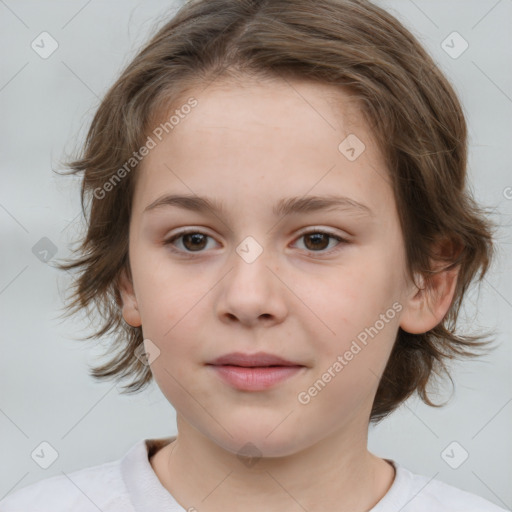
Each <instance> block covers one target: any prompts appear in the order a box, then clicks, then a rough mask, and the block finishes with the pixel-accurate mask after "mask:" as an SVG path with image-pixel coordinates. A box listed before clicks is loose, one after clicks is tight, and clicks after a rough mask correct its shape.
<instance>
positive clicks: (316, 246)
mask: <svg viewBox="0 0 512 512" xmlns="http://www.w3.org/2000/svg"><path fill="white" fill-rule="evenodd" d="M298 240H304V250H306V251H310V252H312V253H320V255H322V254H330V253H331V252H335V251H336V250H337V248H338V247H337V246H339V245H343V244H348V243H349V241H348V240H346V239H344V238H342V237H340V236H337V235H334V234H332V233H329V232H327V231H319V230H317V231H309V232H308V233H303V234H302V235H301V236H300V237H299V238H298ZM333 240H334V241H335V242H337V243H335V244H332V245H331V247H330V249H331V250H329V244H330V243H331V242H332V241H333Z"/></svg>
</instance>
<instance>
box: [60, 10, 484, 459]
mask: <svg viewBox="0 0 512 512" xmlns="http://www.w3.org/2000/svg"><path fill="white" fill-rule="evenodd" d="M466 151H467V140H466V124H465V120H464V116H463V112H462V108H461V105H460V104H459V101H458V99H457V96H456V94H455V92H454V90H453V88H452V87H451V85H450V84H449V82H448V81H447V80H446V78H445V77H444V76H443V75H442V73H441V72H440V70H439V69H438V68H437V66H436V65H435V63H434V62H433V61H432V59H431V58H430V57H429V56H428V54H427V53H426V52H425V51H424V50H423V49H422V47H421V45H420V44H419V43H418V42H417V40H416V39H415V38H414V37H413V36H412V35H411V34H410V33H409V32H408V31H407V30H406V29H405V28H404V27H403V26H402V25H401V24H400V23H399V22H398V21H397V20H396V19H395V18H394V17H392V16H391V15H390V14H388V13H386V12H385V11H383V10H382V9H380V8H379V7H377V6H375V5H373V4H371V3H369V2H366V1H359V0H319V1H317V2H309V1H307V0H287V1H281V2H264V1H262V2H260V1H247V2H245V1H240V2H232V1H230V0H208V1H192V2H189V3H188V4H187V5H185V6H184V7H183V8H182V9H181V10H180V11H179V12H178V13H177V15H176V16H175V17H173V18H172V19H171V20H170V21H169V22H168V23H167V24H166V25H164V26H163V27H162V28H161V29H160V30H159V32H158V33H157V34H156V35H155V36H154V37H153V38H152V40H151V41H150V42H149V43H148V44H147V45H146V46H145V47H144V48H143V49H142V50H141V52H140V53H139V54H138V55H137V56H136V57H135V58H134V60H133V61H132V62H131V63H130V64H129V65H128V67H127V68H126V69H125V70H124V72H123V73H122V74H121V76H120V77H119V79H118V80H117V81H116V83H115V84H114V85H113V86H112V88H111V89H110V91H109V92H108V93H107V95H106V97H105V99H104V100H103V102H102V104H101V105H100V107H99V109H98V111H97V113H96V115H95V117H94V119H93V121H92V125H91V128H90V130H89V133H88V136H87V140H86V143H85V145H84V148H83V152H82V155H81V156H80V158H79V159H76V160H74V161H72V162H70V163H69V164H68V165H69V167H70V169H71V172H72V173H83V182H82V205H83V209H84V212H86V210H87V214H86V222H87V234H86V236H85V238H84V239H83V240H82V242H81V245H80V247H79V249H78V252H79V254H78V255H77V257H76V259H74V260H72V261H70V262H67V263H65V264H62V265H61V268H63V269H66V270H70V269H75V270H78V273H77V274H76V277H75V279H76V282H75V287H74V290H73V296H72V300H71V301H70V303H69V310H70V311H75V310H78V309H80V308H95V310H96V311H97V312H98V313H99V315H100V318H101V321H102V325H101V326H100V328H99V329H98V330H97V331H96V332H94V333H93V334H92V335H91V336H89V337H102V336H104V335H108V336H109V338H110V340H111V341H110V342H111V348H110V350H109V356H110V360H109V361H108V362H107V363H105V364H102V365H101V366H98V367H95V368H93V371H92V375H94V376H95V377H97V378H99V379H103V378H116V379H119V380H121V379H125V378H127V379H129V380H130V383H129V385H128V386H127V387H126V390H127V391H128V392H136V391H140V390H141V389H143V388H144V387H145V386H146V385H147V384H149V383H150V381H151V380H152V379H153V378H155V379H156V381H157V383H158V384H159V386H160V388H161V389H162V391H163V393H164V394H165V395H166V396H167V398H168V399H169V401H170V402H171V403H172V404H173V405H174V407H175V408H176V410H177V411H178V413H181V414H182V416H183V417H185V418H186V419H187V420H188V421H189V422H190V423H192V424H193V425H194V426H196V427H197V428H198V429H200V430H201V429H208V428H210V429H212V431H215V432H216V433H215V434H212V435H216V436H217V438H218V439H219V441H220V440H221V438H222V439H224V443H225V445H226V447H230V446H231V445H230V442H231V441H228V440H227V438H228V437H229V436H226V434H225V433H223V432H222V427H221V426H220V424H222V423H225V424H226V425H228V424H229V425H232V438H231V439H232V442H234V443H235V445H237V446H239V444H238V442H239V441H241V440H242V439H247V438H254V437H255V436H256V430H258V432H263V431H265V432H268V431H269V430H271V429H272V428H273V427H275V426H276V424H278V423H279V421H282V420H283V411H284V410H285V411H286V410H290V409H291V408H292V407H295V408H296V414H295V415H292V416H291V417H290V419H288V420H287V422H286V427H285V428H283V429H280V431H279V434H276V435H275V436H273V437H274V441H273V443H275V444H274V445H273V446H272V447H270V444H271V443H270V441H269V445H268V451H269V453H273V454H278V453H285V451H286V450H287V449H288V448H287V447H286V446H285V444H286V439H289V433H290V432H299V431H301V432H302V434H301V435H302V437H299V440H298V441H297V439H296V440H295V441H294V442H296V443H298V445H301V444H302V446H306V445H307V443H308V442H309V443H310V442H312V440H315V439H316V440H318V439H320V438H321V437H322V436H326V435H328V434H329V433H330V432H333V431H334V430H335V429H336V428H339V427H340V426H342V425H343V424H344V423H345V424H348V423H349V422H352V423H354V422H363V423H364V422H366V423H368V421H373V422H376V421H379V420H380V419H382V418H384V417H385V416H386V415H388V414H389V413H391V412H392V411H393V410H394V409H396V408H397V407H398V406H399V405H400V404H401V403H402V402H403V401H404V400H405V399H407V398H408V397H409V396H410V395H411V394H412V393H414V392H417V393H418V394H419V396H420V397H421V398H422V399H423V401H425V402H426V403H428V404H429V405H435V404H434V403H433V402H432V401H431V400H430V398H429V396H428V392H427V386H428V385H429V384H430V383H431V382H432V379H433V378H434V377H435V376H436V375H440V374H442V373H443V372H445V373H446V374H447V371H446V370H447V368H446V362H447V361H448V360H449V359H453V358H456V357H462V356H472V355H475V354H476V353H477V350H481V349H482V348H483V347H484V346H485V345H486V342H485V341H482V339H481V338H480V337H478V336H471V335H462V334H460V333H459V332H457V326H456V321H457V318H458V314H459V310H460V306H461V304H462V300H463V298H464V295H465V293H466V290H467V289H468V287H469V285H470V284H471V283H472V282H473V281H474V280H476V279H477V278H478V279H479V280H481V279H482V278H483V276H484V275H485V273H486V271H487V269H488V267H489V264H490V261H491V255H492V249H493V246H492V234H491V224H490V221H489V220H488V219H486V218H485V217H484V215H483V210H482V209H480V208H479V206H478V205H477V204H476V203H475V201H474V200H473V199H472V197H471V195H470V191H469V190H468V187H467V183H466V157H467V154H466ZM166 195H167V196H170V195H174V196H189V198H181V199H176V198H174V199H172V200H169V198H167V199H166V200H162V198H163V196H166ZM311 196H317V198H316V199H313V198H312V197H311ZM334 196H338V197H340V196H343V197H344V198H348V201H345V202H344V203H343V204H342V206H339V207H337V208H333V207H330V208H325V207H324V208H322V209H320V208H319V206H321V203H322V202H323V203H325V200H326V199H332V198H334ZM198 198H208V199H209V200H211V203H208V204H204V203H202V206H201V205H199V206H201V208H199V207H198V203H199V202H200V201H198ZM290 198H297V199H298V200H297V201H292V200H290ZM171 203H172V204H171ZM292 203H294V205H295V208H291V206H293V204H292ZM358 205H359V206H358ZM361 205H363V206H361ZM192 206H194V208H193V207H192ZM324 206H325V205H324ZM185 227H187V228H186V229H184V228H185ZM306 228H307V229H306ZM184 231H185V232H188V233H189V235H188V236H187V235H186V234H185V235H183V232H184ZM192 233H196V235H195V236H194V235H193V234H192ZM322 233H324V234H323V235H322ZM325 233H327V234H325ZM180 235H183V236H180ZM143 340H146V342H145V345H146V348H148V345H149V344H150V345H151V347H149V351H151V350H153V349H154V347H157V349H158V351H159V355H158V357H156V358H155V359H154V361H153V362H152V363H151V365H148V364H145V362H144V360H143V358H140V357H137V355H136V354H138V353H140V348H141V346H143ZM148 340H150V341H148ZM233 351H240V352H248V353H254V352H258V351H266V352H272V353H275V354H278V355H281V356H283V357H285V358H287V359H291V360H293V361H295V362H298V363H299V364H301V365H303V367H304V369H303V370H302V373H301V374H300V375H298V376H297V377H293V378H292V379H290V380H288V381H286V382H285V383H283V384H281V385H280V386H279V387H277V388H275V389H272V390H268V391H265V392H257V393H249V394H247V393H246V394H245V395H244V396H243V397H242V398H241V399H240V396H241V393H240V391H235V390H233V389H231V388H229V387H226V385H225V384H221V383H220V382H218V381H216V380H213V377H212V376H211V375H209V374H207V373H205V372H206V371H207V369H206V367H205V364H206V363H208V362H211V361H212V360H213V359H214V358H215V357H218V356H221V355H223V354H225V353H227V352H233ZM349 353H350V354H352V355H350V354H349ZM338 356H345V357H342V359H343V362H341V360H340V359H339V358H338ZM336 363H338V364H336ZM340 365H341V366H340ZM329 375H330V377H329ZM315 382H316V385H315ZM312 387H314V388H315V389H316V391H314V390H313V389H312ZM184 389H185V390H186V391H187V392H184ZM191 395H192V396H194V397H197V398H198V399H199V397H200V401H201V402H202V403H204V404H207V408H211V409H210V412H211V411H214V410H215V411H217V412H216V416H217V417H219V422H220V424H216V423H215V422H213V423H214V424H213V426H212V425H211V423H212V421H211V417H210V416H208V415H207V414H206V413H205V411H204V410H202V409H201V408H198V407H197V405H194V404H192V402H193V400H192V399H191V398H190V396H191ZM237 400H239V401H238V402H237ZM235 404H236V405H237V407H234V405H235ZM333 411H335V413H334V414H333ZM251 415H252V416H251ZM220 418H222V419H220ZM251 419H254V420H255V421H254V422H252V421H251ZM207 423H209V426H207ZM305 425H306V426H307V427H306V428H304V426H305ZM223 436H224V437H223ZM233 439H236V441H233ZM220 442H222V441H220ZM278 447H279V448H278Z"/></svg>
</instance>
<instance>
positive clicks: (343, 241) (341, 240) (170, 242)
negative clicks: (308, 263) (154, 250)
mask: <svg viewBox="0 0 512 512" xmlns="http://www.w3.org/2000/svg"><path fill="white" fill-rule="evenodd" d="M190 234H199V235H205V236H206V237H208V238H213V237H211V236H210V235H208V234H206V233H203V232H202V231H198V230H197V229H189V230H187V231H181V232H179V233H176V234H174V235H173V236H172V237H171V238H169V239H167V240H166V241H165V242H164V245H167V246H169V249H170V250H171V251H172V252H175V253H179V254H181V255H186V256H190V257H193V256H194V254H201V253H202V252H204V251H187V250H185V251H184V250H181V249H176V248H175V247H174V246H173V242H174V241H175V240H178V239H179V238H181V237H183V236H185V235H190ZM316 234H321V235H327V236H328V237H329V238H333V239H335V240H337V241H338V242H339V243H338V244H337V245H336V246H335V247H334V249H330V250H328V251H325V250H322V251H311V250H308V249H306V250H307V251H310V252H311V253H312V254H315V253H319V254H320V255H321V256H324V255H330V254H331V253H334V252H337V251H338V250H340V247H339V246H340V245H346V244H349V243H350V242H349V241H348V240H347V239H345V238H342V237H340V236H339V235H334V234H333V233H331V232H329V231H325V230H322V229H315V230H311V231H306V232H304V233H302V234H301V235H300V236H299V237H298V238H297V240H300V239H301V238H303V237H305V236H308V235H316ZM310 257H312V258H316V257H318V256H312V255H310Z"/></svg>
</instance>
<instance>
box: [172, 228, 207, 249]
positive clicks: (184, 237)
mask: <svg viewBox="0 0 512 512" xmlns="http://www.w3.org/2000/svg"><path fill="white" fill-rule="evenodd" d="M209 239H211V240H213V238H212V237H211V236H208V235H206V234H204V233H201V232H199V231H188V232H185V233H178V234H176V235H174V236H173V237H171V238H169V240H166V241H165V242H164V245H168V246H169V248H170V249H171V250H172V251H174V252H181V253H185V254H186V253H193V252H204V251H203V250H204V249H205V248H206V247H207V245H208V240H209ZM179 242H181V243H179Z"/></svg>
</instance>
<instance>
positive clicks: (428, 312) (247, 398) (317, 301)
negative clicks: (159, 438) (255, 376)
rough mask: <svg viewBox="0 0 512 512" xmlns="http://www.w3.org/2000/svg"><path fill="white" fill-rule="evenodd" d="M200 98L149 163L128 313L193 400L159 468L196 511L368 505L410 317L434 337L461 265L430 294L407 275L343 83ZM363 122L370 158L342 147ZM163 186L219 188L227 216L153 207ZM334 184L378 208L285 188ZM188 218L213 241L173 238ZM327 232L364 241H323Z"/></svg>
mask: <svg viewBox="0 0 512 512" xmlns="http://www.w3.org/2000/svg"><path fill="white" fill-rule="evenodd" d="M189 96H194V97H195V98H196V99H198V105H197V106H196V107H195V108H194V109H193V110H192V112H191V113H190V114H189V115H188V116H187V117H186V118H185V119H183V120H181V122H180V124H179V125H177V126H176V127H175V128H174V130H173V131H171V132H170V133H169V134H168V135H167V136H166V137H165V138H163V140H162V141H161V142H159V143H158V144H157V146H156V147H155V148H154V149H152V150H151V151H150V153H149V155H148V156H146V157H145V158H144V160H143V161H142V163H141V166H140V167H139V169H138V170H137V172H138V173H139V174H138V176H137V185H136V189H135V194H134V199H133V213H132V218H131V224H130V244H129V255H130V263H131V278H129V277H128V276H127V274H126V273H123V274H122V278H121V295H122V299H123V316H124V319H125V321H126V322H128V323H129V324H130V325H132V326H140V325H142V328H143V334H144V338H145V339H149V340H151V343H153V344H154V345H156V346H157V347H158V349H159V350H160V354H159V356H158V357H157V358H156V359H155V360H154V361H153V362H152V364H151V371H152V373H153V376H154V378H155V380H156V382H157V384H158V386H159V387H160V389H161V390H162V392H163V394H164V395H165V396H166V398H167V399H168V401H169V402H170V403H171V404H172V405H173V407H174V408H175V409H176V412H177V427H178V437H177V440H176V441H175V442H173V443H171V444H169V445H167V446H166V447H165V448H163V449H161V450H160V451H159V452H157V454H156V455H155V456H154V457H153V458H152V459H151V464H152V467H153V469H154V471H155V473H156V474H157V476H158V478H159V479H160V481H161V483H162V485H163V486H164V487H165V488H166V489H168V491H169V492H170V493H171V494H172V495H173V496H174V497H175V499H176V500H177V501H178V502H179V503H180V504H181V505H182V506H183V507H184V508H185V509H188V508H189V507H195V508H196V509H197V510H200V511H206V512H213V511H220V510H222V511H225V510H226V508H225V507H226V503H229V504H230V506H231V509H232V510H246V511H249V512H251V511H261V510H265V511H277V510H279V511H281V512H283V511H290V512H291V511H299V510H304V509H306V510H308V511H310V512H313V511H320V510H351V511H353V512H357V511H366V510H369V509H370V508H371V507H373V506H374V505H375V504H376V503H377V502H378V501H379V500H380V499H381V498H382V497H383V496H384V495H385V494H386V492H387V491H388V489H389V488H390V486H391V484H392V483H393V479H394V469H393V467H392V465H391V464H389V463H388V462H386V461H385V460H383V459H381V458H379V457H377V456H375V455H374V454H372V453H370V452H369V451H368V449H367V438H368V423H369V416H370V411H371V407H372V403H373V400H374V397H375V393H376V391H377V387H378V383H379V377H380V376H381V375H382V373H383V371H384V368H385V365H386V362H387V359H388V357H389V355H390V352H391V349H392V346H393V342H394V340H395V337H396V334H397V331H398V327H399V326H400V327H402V329H404V330H406V331H409V332H413V333H421V332H426V331H428V330H430V329H431V328H433V327H434V326H435V325H437V324H438V323H439V322H440V321H441V320H442V318H443V317H444V315H445V314H446V312H447V310H448V308H449V306H450V303H451V300H452V298H453V292H454V289H455V282H456V271H452V272H444V273H441V274H439V275H438V277H437V278H436V281H435V288H434V289H433V292H435V293H433V295H432V297H428V296H427V295H426V293H425V292H422V291H420V290H419V289H418V288H417V287H416V286H415V285H414V284H413V283H412V282H411V281H410V280H409V279H408V278H407V276H406V272H405V262H406V260H405V249H404V241H403V237H402V233H401V229H400V225H399V220H398V215H397V211H396V205H395V200H394V196H393V192H392V189H391V187H390V184H389V178H388V177H387V175H386V170H385V168H384V165H383V163H382V162H383V160H382V156H381V155H380V153H379V150H378V148H377V146H376V144H375V143H374V141H373V139H372V134H371V133H370V132H369V131H368V129H367V128H366V126H365V124H364V122H363V120H362V117H361V115H360V114H359V112H358V110H357V108H356V106H355V104H354V103H353V101H351V100H350V97H349V96H348V95H346V94H345V93H343V92H341V91H340V90H339V89H333V88H332V87H331V86H328V85H321V84H313V83H309V82H302V81H301V82H299V81H297V82H285V81H276V82H273V83H270V82H263V81H259V82H257V83H255V82H251V81H250V80H247V81H245V82H243V83H237V84H236V85H235V84H230V83H227V82H226V83H222V84H219V83H217V84H214V85H211V86H209V87H208V88H206V89H205V90H203V89H202V88H198V89H197V90H195V91H189ZM183 103H185V101H184V102H183ZM350 133H353V134H356V135H357V137H358V138H359V139H360V140H361V141H363V142H364V144H365V146H366V149H365V150H364V152H363V153H362V154H361V155H360V156H359V158H357V159H356V160H355V161H349V160H348V159H347V158H346V157H345V155H344V154H342V153H341V152H340V151H339V150H338V145H339V144H340V142H341V141H343V140H344V139H345V138H346V137H347V135H348V134H350ZM164 193H173V194H191V195H198V196H208V197H210V198H214V199H215V200H217V201H222V202H223V203H224V208H225V212H223V213H220V212H215V213H214V212H212V211H210V210H208V211H206V212H203V213H201V212H192V211H188V210H186V209H182V208H178V207H176V206H164V207H161V208H155V209H153V210H150V211H148V212H145V213H144V209H145V208H146V207H147V206H148V205H149V204H151V203H152V202H153V201H155V200H156V199H157V198H159V197H160V196H162V195H163V194H164ZM333 193H338V194H340V195H344V196H347V197H349V198H351V199H353V200H356V201H359V202H361V203H363V204H365V205H366V206H368V208H370V209H371V210H372V212H373V215H367V216H365V215H362V214H360V213H356V212H355V211H352V210H346V211H337V210H331V211H319V212H314V213H311V212H310V213H307V214H301V213H299V214H288V215H286V216H284V217H283V216H281V217H275V216H274V215H273V214H272V207H273V206H274V204H275V203H277V201H278V200H279V199H281V198H284V197H290V196H298V197H302V196H304V195H312V194H314V195H320V196H325V195H328V194H333ZM187 227H191V228H193V229H195V230H196V231H195V232H200V233H204V234H206V235H208V236H209V238H206V239H199V241H197V239H196V240H187V237H182V238H177V239H176V240H175V241H174V248H175V249H176V250H177V251H179V253H176V252H172V250H171V247H172V246H170V245H165V241H166V240H169V238H171V236H172V235H174V234H177V232H178V231H179V229H183V228H187ZM318 229H321V230H329V231H330V232H332V233H333V234H334V235H335V236H340V237H342V238H345V239H346V240H347V241H348V243H343V242H342V243H339V242H337V241H336V239H332V238H331V239H329V238H327V239H326V240H325V241H322V240H320V242H319V241H318V240H317V241H316V244H317V245H315V239H314V238H312V237H311V234H312V233H318ZM305 231H307V232H308V233H309V235H310V236H309V237H307V236H303V235H304V232H305ZM247 236H251V237H253V238H254V239H255V240H256V241H257V242H258V244H259V245H260V246H261V248H262V249H263V252H262V253H261V254H260V255H259V257H258V258H256V260H255V261H253V262H252V263H247V262H246V261H245V260H244V259H243V258H242V257H240V256H239V254H238V253H237V252H236V248H237V246H238V245H239V244H240V242H242V241H243V240H244V239H245V238H246V237H247ZM197 248H198V249H197ZM194 249H196V250H194ZM427 299H429V304H430V305H428V304H427ZM394 303H399V304H400V306H401V310H400V311H399V312H396V315H395V316H394V318H392V319H390V320H388V322H387V323H385V326H384V328H382V329H381V330H380V331H379V332H378V334H377V335H376V336H375V337H374V338H373V339H372V338H370V339H369V341H368V344H367V345H366V346H365V347H364V348H363V349H362V350H361V351H360V352H359V353H358V354H357V355H356V356H354V358H353V359H352V360H351V361H349V362H348V364H347V365H346V366H344V368H343V370H342V371H341V372H339V373H337V374H336V377H334V378H332V379H331V381H330V382H329V383H328V384H327V385H326V386H325V387H324V388H323V389H322V390H321V392H319V393H318V394H317V395H316V396H315V397H313V398H312V399H311V401H310V402H309V403H308V404H305V405H304V404H301V403H300V402H299V401H298V399H297V396H298V394H299V393H300V392H301V391H307V390H308V388H310V387H311V386H312V384H313V383H314V382H315V381H316V380H317V379H319V378H321V376H322V374H324V373H325V372H326V371H327V369H328V368H329V367H332V366H333V363H334V362H335V361H336V360H337V357H338V355H343V354H344V353H345V352H346V351H347V350H348V349H349V348H350V346H351V343H352V341H353V340H355V339H356V337H357V335H358V334H359V333H361V332H362V331H364V329H365V328H367V327H370V326H373V325H375V323H376V321H377V320H378V319H379V318H380V316H379V315H381V314H385V313H386V311H388V310H390V308H392V305H393V304H394ZM233 351H241V352H246V353H254V352H258V351H266V352H270V353H273V354H277V355H279V356H282V357H284V358H286V359H289V360H292V361H296V362H299V363H300V364H302V365H304V366H305V368H304V369H303V370H301V372H300V373H298V374H297V375H295V376H293V377H292V378H290V379H287V380H285V381H284V382H281V383H280V384H278V385H276V386H274V387H273V388H271V389H269V390H266V391H241V390H238V389H235V388H233V387H231V386H229V385H228V384H225V383H224V382H223V381H221V379H220V378H218V376H217V375H216V374H215V373H214V372H212V371H211V368H208V367H206V366H205V363H207V362H209V361H211V360H212V359H214V358H216V357H218V356H220V355H223V354H227V353H229V352H233ZM248 442H250V443H252V444H253V445H254V446H256V447H257V449H258V450H259V454H260V455H261V457H259V458H257V459H256V463H255V464H253V465H249V464H244V463H243V462H242V461H241V460H240V458H239V457H238V456H237V454H238V453H239V451H240V449H241V448H242V447H243V446H244V445H245V444H246V443H248Z"/></svg>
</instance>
